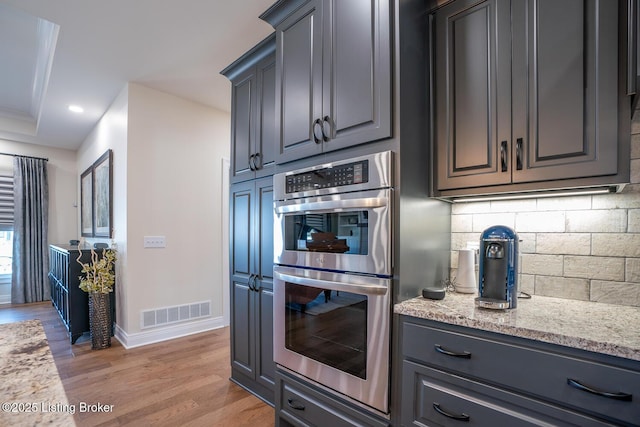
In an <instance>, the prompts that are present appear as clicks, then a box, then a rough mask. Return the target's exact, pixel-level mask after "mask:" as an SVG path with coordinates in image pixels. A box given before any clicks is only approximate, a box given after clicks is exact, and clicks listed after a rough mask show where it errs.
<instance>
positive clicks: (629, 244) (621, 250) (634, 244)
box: [591, 233, 640, 258]
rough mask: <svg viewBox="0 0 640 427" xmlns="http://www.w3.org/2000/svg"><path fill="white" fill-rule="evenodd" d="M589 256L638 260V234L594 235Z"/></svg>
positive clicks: (639, 235)
mask: <svg viewBox="0 0 640 427" xmlns="http://www.w3.org/2000/svg"><path fill="white" fill-rule="evenodd" d="M591 254H592V255H597V256H615V257H631V258H640V234H635V233H595V234H593V235H592V237H591Z"/></svg>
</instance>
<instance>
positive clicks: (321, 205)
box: [275, 197, 389, 214]
mask: <svg viewBox="0 0 640 427" xmlns="http://www.w3.org/2000/svg"><path fill="white" fill-rule="evenodd" d="M388 204H389V199H388V198H387V197H367V198H364V199H343V200H327V201H323V202H306V203H296V204H291V205H279V206H276V208H275V211H276V213H279V214H286V213H292V212H306V211H330V210H331V211H335V210H338V209H354V208H365V209H370V208H379V207H382V206H387V205H388Z"/></svg>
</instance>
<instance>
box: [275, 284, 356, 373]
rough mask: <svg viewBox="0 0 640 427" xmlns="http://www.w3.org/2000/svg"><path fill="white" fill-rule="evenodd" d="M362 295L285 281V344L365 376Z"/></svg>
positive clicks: (309, 355) (347, 371) (302, 353)
mask: <svg viewBox="0 0 640 427" xmlns="http://www.w3.org/2000/svg"><path fill="white" fill-rule="evenodd" d="M367 306H368V301H367V296H366V295H358V294H353V293H349V292H344V291H340V292H337V291H331V290H328V289H322V288H315V287H311V286H302V285H297V284H294V283H290V282H286V283H285V346H286V348H287V349H289V350H291V351H293V352H295V353H298V354H301V355H303V356H306V357H309V358H311V359H314V360H316V361H318V362H320V363H323V364H325V365H328V366H331V367H333V368H336V369H339V370H341V371H343V372H346V373H349V374H351V375H355V376H357V377H359V378H362V379H366V376H367V372H366V371H367V369H366V368H367V310H368V308H367Z"/></svg>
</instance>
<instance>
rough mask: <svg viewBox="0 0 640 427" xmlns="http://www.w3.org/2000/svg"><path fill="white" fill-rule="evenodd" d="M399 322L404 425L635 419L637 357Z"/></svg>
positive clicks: (639, 386)
mask: <svg viewBox="0 0 640 427" xmlns="http://www.w3.org/2000/svg"><path fill="white" fill-rule="evenodd" d="M400 321H401V329H400V330H401V332H400V335H401V337H400V339H401V344H400V346H401V349H402V350H401V361H400V362H398V363H401V364H402V369H401V372H402V373H401V375H402V380H401V391H400V393H401V394H402V395H401V398H400V399H399V401H400V402H401V408H400V410H401V418H402V425H404V426H411V425H415V426H423V425H443V426H448V425H459V424H460V421H466V422H468V425H508V426H532V425H554V426H569V425H579V426H605V425H637V420H639V419H640V402H638V399H637V398H636V397H637V396H638V393H640V362H637V361H633V360H629V359H621V358H617V357H612V356H606V355H602V354H598V353H592V352H587V351H583V350H576V349H571V348H567V347H563V346H558V345H553V344H547V343H542V342H538V341H533V340H526V339H522V338H516V337H510V336H507V335H503V334H495V333H491V332H486V331H479V330H477V329H471V328H464V327H459V326H453V325H447V324H444V323H440V322H434V321H429V320H423V319H417V318H412V317H407V316H400ZM586 387H588V388H589V390H590V391H589V390H586Z"/></svg>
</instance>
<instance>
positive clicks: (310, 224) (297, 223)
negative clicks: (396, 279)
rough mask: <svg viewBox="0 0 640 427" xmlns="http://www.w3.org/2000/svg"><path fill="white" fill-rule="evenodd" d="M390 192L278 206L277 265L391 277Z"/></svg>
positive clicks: (286, 203)
mask: <svg viewBox="0 0 640 427" xmlns="http://www.w3.org/2000/svg"><path fill="white" fill-rule="evenodd" d="M391 201H392V190H391V189H381V190H369V191H361V192H353V193H342V194H332V195H326V196H318V197H311V198H306V199H294V200H285V201H278V202H276V204H275V215H276V219H275V225H274V226H275V230H274V238H275V241H274V258H275V259H274V261H275V263H276V264H281V265H289V266H296V267H305V268H317V269H323V270H332V271H340V272H357V273H366V274H375V275H380V276H391V274H392V261H391V259H392V257H391V246H392V245H391V224H392V223H391V215H392V206H391Z"/></svg>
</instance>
